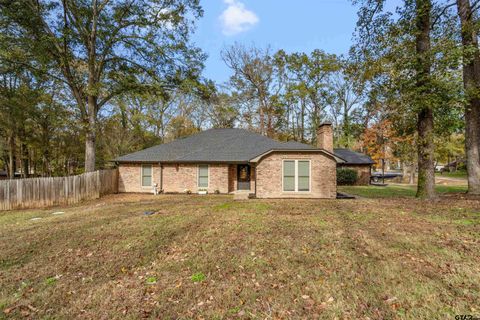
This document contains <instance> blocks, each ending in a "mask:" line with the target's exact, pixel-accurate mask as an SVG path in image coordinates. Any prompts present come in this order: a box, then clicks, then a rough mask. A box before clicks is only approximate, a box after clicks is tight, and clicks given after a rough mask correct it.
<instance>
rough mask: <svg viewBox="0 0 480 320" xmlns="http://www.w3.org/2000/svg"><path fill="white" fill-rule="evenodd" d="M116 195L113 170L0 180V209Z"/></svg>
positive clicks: (42, 205) (72, 201)
mask: <svg viewBox="0 0 480 320" xmlns="http://www.w3.org/2000/svg"><path fill="white" fill-rule="evenodd" d="M117 192H118V171H117V169H112V170H99V171H94V172H88V173H84V174H80V175H77V176H68V177H52V178H28V179H17V180H3V181H0V210H12V209H22V208H23V209H25V208H42V207H49V206H55V205H65V204H73V203H78V202H80V201H82V200H89V199H98V198H100V197H101V196H103V195H106V194H111V193H117Z"/></svg>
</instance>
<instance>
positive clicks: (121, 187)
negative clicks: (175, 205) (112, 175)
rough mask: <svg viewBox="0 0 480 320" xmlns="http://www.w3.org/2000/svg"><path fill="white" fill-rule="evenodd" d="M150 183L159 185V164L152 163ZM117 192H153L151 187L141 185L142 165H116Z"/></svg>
mask: <svg viewBox="0 0 480 320" xmlns="http://www.w3.org/2000/svg"><path fill="white" fill-rule="evenodd" d="M152 169H153V173H152V185H153V184H154V183H156V184H158V186H160V166H159V165H158V164H153V165H152ZM118 192H141V193H153V187H142V165H141V164H133V163H128V164H121V165H119V166H118Z"/></svg>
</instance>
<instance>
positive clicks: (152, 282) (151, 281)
mask: <svg viewBox="0 0 480 320" xmlns="http://www.w3.org/2000/svg"><path fill="white" fill-rule="evenodd" d="M155 283H157V278H156V277H148V278H147V280H146V284H155Z"/></svg>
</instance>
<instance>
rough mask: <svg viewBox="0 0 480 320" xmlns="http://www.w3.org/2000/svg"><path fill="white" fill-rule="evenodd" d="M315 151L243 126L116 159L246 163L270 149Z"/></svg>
mask: <svg viewBox="0 0 480 320" xmlns="http://www.w3.org/2000/svg"><path fill="white" fill-rule="evenodd" d="M272 149H275V150H299V151H300V150H311V151H314V150H318V151H320V149H316V148H314V147H313V146H311V145H308V144H303V143H299V142H293V141H292V142H280V141H276V140H273V139H270V138H268V137H265V136H262V135H260V134H257V133H254V132H250V131H247V130H244V129H209V130H206V131H202V132H200V133H197V134H194V135H192V136H189V137H186V138H182V139H177V140H174V141H172V142H169V143H165V144H160V145H157V146H153V147H151V148H147V149H144V150H140V151H137V152H134V153H130V154H127V155H124V156H121V157H118V158H117V159H115V160H114V161H116V162H237V163H243V162H249V161H250V159H253V158H255V157H256V156H258V155H260V154H263V153H265V152H267V151H269V150H272Z"/></svg>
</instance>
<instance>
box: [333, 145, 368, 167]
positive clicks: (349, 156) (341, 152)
mask: <svg viewBox="0 0 480 320" xmlns="http://www.w3.org/2000/svg"><path fill="white" fill-rule="evenodd" d="M333 152H334V153H335V155H337V156H339V157H340V158H342V159H344V160H345V162H346V163H345V164H347V165H348V164H374V163H375V161H373V160H372V158H370V156H368V155H366V154H364V153H360V152H355V151H352V150H350V149H343V148H338V149H334V150H333Z"/></svg>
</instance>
